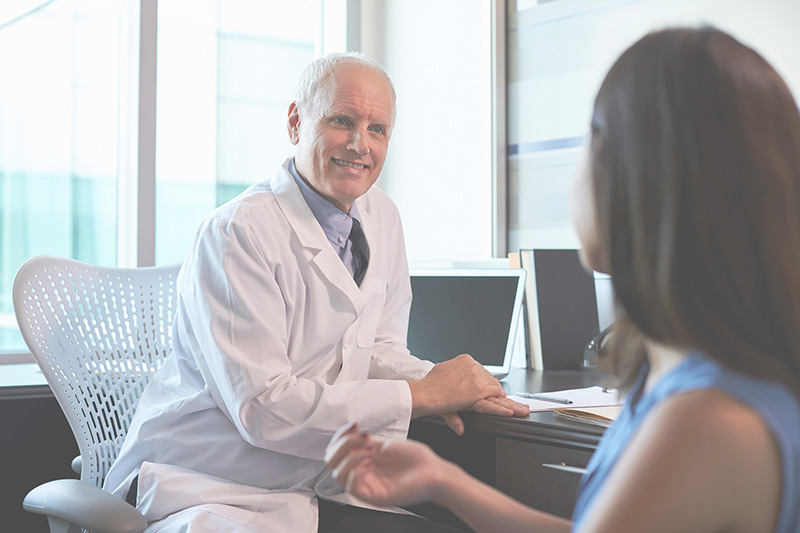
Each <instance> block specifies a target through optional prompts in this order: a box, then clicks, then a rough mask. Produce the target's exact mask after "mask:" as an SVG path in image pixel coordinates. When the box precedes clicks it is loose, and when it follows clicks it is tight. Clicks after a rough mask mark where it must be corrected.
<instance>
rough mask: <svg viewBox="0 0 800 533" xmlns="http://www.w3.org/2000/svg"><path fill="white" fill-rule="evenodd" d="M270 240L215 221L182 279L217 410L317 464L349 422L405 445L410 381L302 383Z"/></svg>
mask: <svg viewBox="0 0 800 533" xmlns="http://www.w3.org/2000/svg"><path fill="white" fill-rule="evenodd" d="M262 242H263V241H259V240H258V239H256V238H255V237H254V234H253V232H252V230H251V229H250V228H249V227H248V226H247V225H244V224H240V223H237V222H232V221H230V220H222V221H220V220H216V221H213V222H210V223H208V224H207V225H206V226H205V227H204V228H201V231H200V233H199V236H198V238H197V239H196V241H195V246H194V249H193V251H192V252H190V254H189V256H188V258H187V261H186V263H185V265H184V271H183V272H182V273H181V279H180V280H179V290H180V297H181V298H183V300H184V308H183V312H184V314H185V315H186V318H187V319H188V322H189V324H187V327H189V328H190V329H191V330H192V333H191V335H192V336H193V337H194V339H195V344H196V345H195V346H194V348H193V351H194V352H195V354H196V360H197V364H198V368H199V370H200V372H201V373H202V375H203V377H204V379H205V382H206V383H207V386H208V388H209V392H210V393H211V395H212V397H213V398H214V400H215V402H216V403H217V405H218V406H219V408H220V409H221V410H222V411H223V413H224V414H225V415H226V417H227V418H228V419H229V420H230V422H231V423H232V424H234V425H235V427H236V428H237V430H238V432H239V433H240V434H241V436H242V438H243V439H245V440H246V441H247V442H248V443H250V444H252V445H253V446H257V447H261V448H265V449H269V450H273V451H277V452H281V453H286V454H291V455H295V456H299V457H305V458H309V459H315V460H321V459H322V456H323V452H324V450H325V447H326V445H327V444H328V442H329V440H330V438H331V436H332V435H333V433H334V432H335V431H336V430H337V429H338V428H339V427H341V426H342V425H344V424H345V423H347V422H350V421H358V422H359V424H360V425H361V427H362V428H364V429H365V430H370V431H372V432H375V433H376V434H380V435H385V436H388V437H393V438H404V437H405V435H406V433H407V431H408V424H409V422H410V418H411V393H410V390H409V387H408V384H407V383H405V382H403V381H390V380H378V379H375V380H355V381H345V382H341V383H335V384H328V383H326V382H325V381H324V380H323V379H322V378H321V377H315V376H309V377H305V378H303V377H298V375H296V372H294V369H293V364H292V361H291V360H290V357H289V350H290V347H289V346H288V335H287V316H289V312H288V310H287V308H286V306H287V303H286V301H285V299H284V297H283V295H282V291H281V286H280V285H279V283H278V281H277V280H276V277H277V276H280V269H281V268H282V266H281V264H280V262H277V263H276V262H272V263H270V262H268V261H267V258H266V255H265V250H262V249H261V246H262ZM273 254H274V252H273ZM309 305H311V304H309ZM332 312H334V311H333V310H332ZM308 334H309V335H312V334H318V332H311V331H310V332H308Z"/></svg>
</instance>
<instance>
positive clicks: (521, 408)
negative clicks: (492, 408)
mask: <svg viewBox="0 0 800 533" xmlns="http://www.w3.org/2000/svg"><path fill="white" fill-rule="evenodd" d="M487 399H488V400H489V401H490V402H492V403H495V404H497V405H502V406H503V407H505V408H507V409H511V410H512V411H513V412H514V416H528V414H530V412H531V406H530V405H528V404H526V403H520V402H517V401H515V400H512V399H511V398H487Z"/></svg>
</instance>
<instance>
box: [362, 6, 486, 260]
mask: <svg viewBox="0 0 800 533" xmlns="http://www.w3.org/2000/svg"><path fill="white" fill-rule="evenodd" d="M361 21H362V22H361V30H362V32H361V43H360V49H361V51H363V52H364V53H366V54H367V55H369V56H371V57H372V58H374V59H375V60H377V61H378V62H379V63H380V64H381V65H382V66H383V67H384V68H385V69H386V71H387V72H388V73H389V76H390V77H391V78H392V81H393V82H394V84H395V88H396V90H397V124H396V125H395V130H394V133H393V135H392V139H391V141H390V143H389V155H388V157H387V160H386V165H385V167H384V170H383V174H382V177H381V179H380V180H379V181H378V186H379V187H380V188H381V189H383V190H384V191H386V192H387V193H388V194H389V196H391V198H392V199H393V200H394V201H395V203H396V204H397V205H398V207H399V209H400V213H401V215H402V217H403V224H404V228H405V235H406V246H407V249H408V254H409V259H410V260H412V261H417V260H437V259H448V260H469V259H483V258H489V257H491V254H492V250H491V246H492V227H491V226H492V223H491V221H492V218H491V217H492V191H491V183H492V181H491V176H492V166H491V164H492V135H491V131H492V129H491V118H492V116H491V105H492V104H491V51H492V45H491V40H490V39H491V2H490V1H488V0H364V1H362V2H361Z"/></svg>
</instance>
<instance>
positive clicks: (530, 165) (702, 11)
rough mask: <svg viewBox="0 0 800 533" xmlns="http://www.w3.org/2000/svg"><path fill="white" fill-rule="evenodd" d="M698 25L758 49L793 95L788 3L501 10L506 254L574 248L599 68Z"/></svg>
mask: <svg viewBox="0 0 800 533" xmlns="http://www.w3.org/2000/svg"><path fill="white" fill-rule="evenodd" d="M703 23H709V24H712V25H715V26H717V27H719V28H721V29H723V30H726V31H728V32H730V33H732V34H733V35H734V36H736V37H737V38H738V39H740V40H742V41H743V42H745V43H746V44H748V45H750V46H752V47H754V48H755V49H756V50H758V51H759V52H760V53H761V54H762V55H764V56H765V57H766V58H767V60H769V61H770V62H771V63H772V64H773V65H774V66H775V67H776V68H777V69H778V71H779V72H780V73H781V74H782V75H783V76H784V78H785V79H786V81H787V83H788V84H789V87H790V88H791V89H792V91H793V93H794V94H795V98H797V97H798V95H799V94H800V2H797V1H796V0H763V1H760V2H753V1H752V0H550V1H547V2H543V1H541V0H539V1H538V2H537V1H536V0H517V2H510V3H509V13H508V30H507V31H508V39H507V41H508V115H509V117H508V144H509V147H508V148H509V149H508V153H509V157H508V168H509V201H508V209H509V212H508V215H509V217H508V219H509V231H508V243H509V250H512V251H513V250H515V249H519V248H536V247H548V246H549V247H552V246H556V247H573V246H576V245H577V244H578V240H577V236H576V235H575V233H574V231H573V230H572V224H571V221H570V217H569V209H568V203H569V201H568V197H569V194H568V192H569V187H570V182H571V178H572V176H573V175H574V173H575V171H576V169H577V166H578V164H579V161H580V159H581V157H582V148H581V147H582V145H583V144H584V142H585V139H586V135H587V134H588V131H589V120H590V117H591V111H592V105H593V103H594V96H595V94H596V92H597V89H598V88H599V85H600V83H601V82H602V79H603V77H604V76H605V73H606V71H607V70H608V68H609V67H610V65H611V64H612V63H613V61H614V60H615V59H616V57H617V56H618V55H619V54H620V53H621V52H622V50H624V49H625V48H627V47H628V46H629V45H630V44H632V43H633V42H634V41H635V40H637V39H638V38H640V37H641V36H643V35H644V34H645V33H647V32H649V31H651V30H653V29H657V28H662V27H666V26H674V25H687V24H689V25H697V24H703Z"/></svg>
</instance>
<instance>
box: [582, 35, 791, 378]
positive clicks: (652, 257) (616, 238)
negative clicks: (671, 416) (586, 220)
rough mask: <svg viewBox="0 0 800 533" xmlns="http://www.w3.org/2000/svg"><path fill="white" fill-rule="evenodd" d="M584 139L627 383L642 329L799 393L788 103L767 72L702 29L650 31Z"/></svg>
mask: <svg viewBox="0 0 800 533" xmlns="http://www.w3.org/2000/svg"><path fill="white" fill-rule="evenodd" d="M591 142H592V157H593V161H592V170H593V174H594V186H595V195H596V198H595V201H596V203H597V212H598V223H599V226H600V233H601V240H602V243H603V245H604V248H603V249H604V250H606V251H607V253H608V257H607V258H606V259H607V262H608V264H609V266H610V269H611V274H612V278H613V283H614V290H615V294H616V298H617V303H618V307H619V314H620V315H621V316H620V320H618V323H619V324H618V331H617V334H616V335H615V339H613V340H614V341H615V342H614V343H613V346H612V353H613V351H617V352H618V353H619V354H620V357H619V358H618V359H617V360H616V363H617V367H618V368H619V369H621V370H622V373H623V375H624V377H625V378H626V380H627V382H628V383H630V380H631V379H632V377H633V376H634V375H635V374H636V373H637V372H638V370H639V368H640V367H641V364H642V362H643V360H644V359H643V352H642V350H641V349H639V345H638V344H637V342H636V338H637V337H639V336H645V337H648V338H651V339H653V340H655V341H657V342H662V343H666V344H669V345H673V346H678V347H684V348H687V349H699V350H702V351H703V352H705V353H706V354H708V355H709V356H710V357H713V358H714V359H716V360H718V361H719V362H721V363H722V364H724V365H726V366H728V367H731V368H734V369H736V370H739V371H741V372H745V373H748V374H751V375H756V376H759V377H765V378H768V379H772V380H776V381H780V382H783V383H785V384H787V385H789V386H790V388H792V390H794V392H795V393H798V394H800V386H798V384H800V114H798V109H797V104H796V103H795V100H794V99H793V97H792V95H791V92H790V91H789V89H788V88H787V86H786V84H785V83H784V81H783V80H782V79H781V77H780V75H778V73H777V72H776V71H775V70H774V69H773V68H772V67H771V66H770V65H769V64H768V63H767V61H766V60H764V58H763V57H761V56H760V55H759V54H758V53H757V52H755V51H754V50H752V49H751V48H749V47H747V46H745V45H743V44H742V43H740V42H739V41H737V40H736V39H734V38H733V37H731V36H730V35H728V34H726V33H724V32H722V31H719V30H717V29H714V28H710V27H702V28H692V29H690V28H676V29H668V30H662V31H659V32H655V33H651V34H649V35H647V36H645V37H644V38H642V39H641V40H640V41H638V42H637V43H635V44H634V45H633V46H631V47H630V48H629V49H628V50H626V51H625V52H624V53H623V54H622V56H621V57H620V58H619V59H618V60H617V61H616V63H615V64H614V65H613V66H612V68H611V70H610V71H609V73H608V75H607V76H606V79H605V81H604V82H603V84H602V86H601V88H600V91H599V93H598V95H597V99H596V101H595V107H594V115H593V118H592V141H591Z"/></svg>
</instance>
